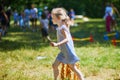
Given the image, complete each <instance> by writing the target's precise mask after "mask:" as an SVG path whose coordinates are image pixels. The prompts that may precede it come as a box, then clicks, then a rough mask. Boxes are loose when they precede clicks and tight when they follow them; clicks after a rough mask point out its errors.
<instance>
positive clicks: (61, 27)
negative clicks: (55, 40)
mask: <svg viewBox="0 0 120 80" xmlns="http://www.w3.org/2000/svg"><path fill="white" fill-rule="evenodd" d="M58 29H59V30H63V29H64V30H68V27H67V26H66V25H62V26H60V27H58Z"/></svg>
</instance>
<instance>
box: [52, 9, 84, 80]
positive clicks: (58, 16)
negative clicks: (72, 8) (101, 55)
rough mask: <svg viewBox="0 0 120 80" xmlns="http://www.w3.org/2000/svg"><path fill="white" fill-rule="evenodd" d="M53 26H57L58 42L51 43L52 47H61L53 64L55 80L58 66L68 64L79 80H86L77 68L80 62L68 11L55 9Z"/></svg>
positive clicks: (53, 11) (55, 79)
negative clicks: (70, 29)
mask: <svg viewBox="0 0 120 80" xmlns="http://www.w3.org/2000/svg"><path fill="white" fill-rule="evenodd" d="M51 16H52V21H53V24H57V25H58V28H57V40H58V42H57V43H55V42H51V46H53V47H57V46H58V47H59V49H60V51H61V52H60V53H59V54H58V56H57V58H56V60H55V62H54V63H53V65H52V66H53V72H54V80H57V78H58V75H59V70H58V66H59V65H60V63H64V64H68V65H69V67H70V68H71V70H72V71H73V72H74V73H75V74H76V75H77V77H78V79H79V80H84V78H83V75H82V73H81V72H80V71H79V70H78V69H77V68H76V66H75V63H76V62H77V61H79V58H78V57H77V55H76V53H75V50H74V45H73V41H72V38H71V34H70V31H69V27H70V25H71V24H72V22H71V21H70V19H69V17H68V15H67V13H66V11H65V10H64V9H63V8H55V9H53V10H52V12H51Z"/></svg>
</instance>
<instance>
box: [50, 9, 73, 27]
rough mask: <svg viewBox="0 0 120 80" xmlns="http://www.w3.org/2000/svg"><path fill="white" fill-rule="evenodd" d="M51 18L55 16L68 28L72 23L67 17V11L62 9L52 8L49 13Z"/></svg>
mask: <svg viewBox="0 0 120 80" xmlns="http://www.w3.org/2000/svg"><path fill="white" fill-rule="evenodd" d="M51 14H52V15H53V16H56V17H57V18H58V19H60V20H62V21H63V22H65V24H66V25H67V26H68V27H69V26H70V25H72V22H71V20H70V18H69V16H68V15H67V11H66V10H65V9H64V8H54V9H53V10H52V12H51Z"/></svg>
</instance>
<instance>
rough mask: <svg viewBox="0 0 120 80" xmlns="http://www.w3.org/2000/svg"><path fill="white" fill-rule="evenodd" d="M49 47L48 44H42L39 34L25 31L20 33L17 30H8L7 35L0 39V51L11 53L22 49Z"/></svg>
mask: <svg viewBox="0 0 120 80" xmlns="http://www.w3.org/2000/svg"><path fill="white" fill-rule="evenodd" d="M46 46H49V42H47V41H46V42H44V41H43V40H42V38H41V33H40V32H39V31H38V32H31V31H26V32H22V30H20V29H19V28H12V27H11V28H10V29H9V31H8V34H7V35H6V36H4V37H2V42H0V51H12V50H17V49H18V50H19V49H21V48H24V49H33V50H38V49H40V48H42V47H46Z"/></svg>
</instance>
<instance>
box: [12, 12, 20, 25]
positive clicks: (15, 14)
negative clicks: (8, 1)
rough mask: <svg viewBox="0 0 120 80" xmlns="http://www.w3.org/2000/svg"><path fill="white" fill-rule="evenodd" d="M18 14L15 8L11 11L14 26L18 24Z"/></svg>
mask: <svg viewBox="0 0 120 80" xmlns="http://www.w3.org/2000/svg"><path fill="white" fill-rule="evenodd" d="M18 16H19V14H18V12H17V10H15V11H14V13H13V19H14V26H18Z"/></svg>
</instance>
